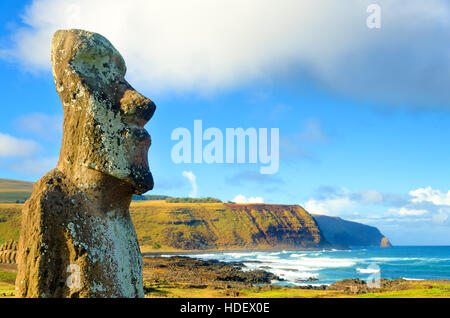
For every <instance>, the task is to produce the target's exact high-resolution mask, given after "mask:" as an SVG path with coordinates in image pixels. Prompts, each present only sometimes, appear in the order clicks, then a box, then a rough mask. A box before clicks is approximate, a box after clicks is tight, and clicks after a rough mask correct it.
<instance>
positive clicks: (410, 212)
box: [388, 207, 428, 216]
mask: <svg viewBox="0 0 450 318" xmlns="http://www.w3.org/2000/svg"><path fill="white" fill-rule="evenodd" d="M388 213H389V214H395V215H400V216H418V215H424V214H426V213H428V211H427V210H424V209H409V208H406V207H401V208H391V209H389V210H388Z"/></svg>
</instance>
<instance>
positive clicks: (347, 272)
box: [164, 246, 450, 286]
mask: <svg viewBox="0 0 450 318" xmlns="http://www.w3.org/2000/svg"><path fill="white" fill-rule="evenodd" d="M178 255H179V254H178ZM164 256H172V255H169V254H167V255H164ZM187 256H190V257H194V258H199V259H202V260H211V259H216V260H220V261H224V262H236V261H239V262H243V263H244V264H245V266H246V267H245V268H244V270H252V269H264V270H266V271H269V272H272V273H274V274H276V275H278V276H279V277H280V278H282V280H280V281H273V282H272V283H274V284H278V285H283V286H296V285H323V284H327V285H328V284H331V283H333V282H335V281H338V280H341V279H345V278H360V279H363V280H366V281H370V280H373V279H376V278H378V277H380V278H388V279H394V278H404V279H411V280H422V279H450V246H395V247H392V248H378V247H365V248H351V249H345V250H337V249H332V250H319V251H317V250H316V251H308V250H304V251H290V250H284V251H268V252H262V251H255V252H251V251H246V252H217V253H199V254H189V255H187Z"/></svg>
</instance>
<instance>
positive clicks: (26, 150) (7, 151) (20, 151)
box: [0, 133, 40, 157]
mask: <svg viewBox="0 0 450 318" xmlns="http://www.w3.org/2000/svg"><path fill="white" fill-rule="evenodd" d="M39 148H40V147H39V145H38V144H37V143H36V142H34V141H32V140H25V139H19V138H15V137H12V136H9V135H6V134H2V133H0V157H26V156H30V155H32V154H34V153H35V152H36V151H37V150H38V149H39Z"/></svg>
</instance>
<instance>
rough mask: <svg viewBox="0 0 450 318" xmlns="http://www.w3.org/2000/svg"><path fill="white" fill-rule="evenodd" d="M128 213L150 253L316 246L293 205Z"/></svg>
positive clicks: (152, 208) (313, 231) (155, 206)
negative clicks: (153, 251)
mask: <svg viewBox="0 0 450 318" xmlns="http://www.w3.org/2000/svg"><path fill="white" fill-rule="evenodd" d="M130 210H131V215H132V218H133V222H134V225H135V228H136V232H137V235H138V239H139V242H140V244H141V246H153V247H154V248H155V249H158V248H161V249H176V250H199V249H200V250H206V249H247V248H248V249H272V248H288V247H292V248H295V247H297V248H301V247H303V248H305V247H320V246H324V245H325V244H326V242H325V241H324V239H323V237H322V236H321V234H320V232H319V229H318V227H317V224H316V223H315V222H314V219H313V218H312V216H311V215H310V214H309V213H307V212H306V211H305V210H303V209H302V208H301V207H300V206H297V205H274V204H228V203H166V202H161V201H143V202H135V203H133V204H132V205H131V209H130Z"/></svg>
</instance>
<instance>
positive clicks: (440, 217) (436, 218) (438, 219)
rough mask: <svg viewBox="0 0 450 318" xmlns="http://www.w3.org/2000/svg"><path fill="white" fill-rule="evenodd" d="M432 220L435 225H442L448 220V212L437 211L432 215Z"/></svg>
mask: <svg viewBox="0 0 450 318" xmlns="http://www.w3.org/2000/svg"><path fill="white" fill-rule="evenodd" d="M432 220H433V222H434V223H436V224H443V223H445V221H447V220H448V210H444V209H439V212H438V213H436V214H433V216H432Z"/></svg>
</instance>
